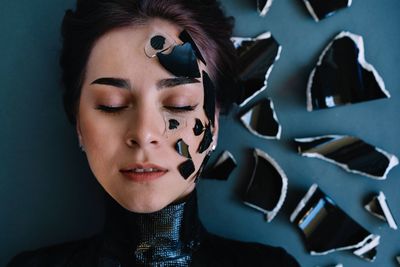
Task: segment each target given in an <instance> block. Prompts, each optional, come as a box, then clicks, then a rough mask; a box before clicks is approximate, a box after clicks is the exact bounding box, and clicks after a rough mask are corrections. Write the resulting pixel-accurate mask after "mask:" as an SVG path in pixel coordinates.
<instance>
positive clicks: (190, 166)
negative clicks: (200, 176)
mask: <svg viewBox="0 0 400 267" xmlns="http://www.w3.org/2000/svg"><path fill="white" fill-rule="evenodd" d="M178 170H179V173H180V174H181V175H182V177H183V178H184V179H185V180H186V179H187V178H189V177H190V175H192V174H193V173H194V171H195V167H194V163H193V161H192V160H191V159H188V160H186V161H185V162H183V163H181V164H180V165H179V166H178Z"/></svg>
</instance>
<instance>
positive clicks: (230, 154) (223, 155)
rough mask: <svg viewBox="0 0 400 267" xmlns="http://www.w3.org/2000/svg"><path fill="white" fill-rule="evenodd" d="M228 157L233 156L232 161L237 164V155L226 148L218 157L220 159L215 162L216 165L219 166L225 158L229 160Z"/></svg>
mask: <svg viewBox="0 0 400 267" xmlns="http://www.w3.org/2000/svg"><path fill="white" fill-rule="evenodd" d="M228 158H231V159H232V161H233V162H234V163H235V164H236V165H237V162H236V159H235V157H234V156H233V155H232V153H231V152H229V151H228V150H225V151H224V152H223V153H222V155H221V156H220V157H219V158H218V160H217V161H216V162H215V164H214V167H217V166H218V165H220V164H221V163H223V162H224V161H225V160H227V159H228Z"/></svg>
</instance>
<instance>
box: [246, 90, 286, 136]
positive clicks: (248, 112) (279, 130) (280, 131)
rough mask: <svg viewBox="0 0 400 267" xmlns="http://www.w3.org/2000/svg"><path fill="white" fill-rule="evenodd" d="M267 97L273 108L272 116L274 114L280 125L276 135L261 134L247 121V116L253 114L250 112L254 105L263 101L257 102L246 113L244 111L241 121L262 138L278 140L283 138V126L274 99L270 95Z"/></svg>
mask: <svg viewBox="0 0 400 267" xmlns="http://www.w3.org/2000/svg"><path fill="white" fill-rule="evenodd" d="M266 99H267V100H269V103H270V108H271V109H272V116H273V118H274V120H275V121H276V123H277V124H278V125H279V127H278V132H277V133H276V135H274V136H272V135H262V134H259V133H258V132H257V131H256V130H254V129H253V128H251V126H250V124H247V123H246V120H245V119H246V117H248V116H251V114H250V112H251V110H252V109H253V108H254V107H256V106H257V105H259V104H262V102H259V103H256V104H255V105H254V106H253V107H251V108H250V109H249V110H248V111H247V112H246V113H244V114H243V115H242V116H240V121H241V122H242V123H243V125H244V126H245V127H246V129H248V130H249V131H250V132H251V133H252V134H254V135H255V136H258V137H261V138H264V139H277V140H279V139H280V138H281V134H282V126H281V124H280V123H279V120H278V116H277V115H276V112H275V108H274V103H273V102H272V99H270V98H269V97H267V98H266Z"/></svg>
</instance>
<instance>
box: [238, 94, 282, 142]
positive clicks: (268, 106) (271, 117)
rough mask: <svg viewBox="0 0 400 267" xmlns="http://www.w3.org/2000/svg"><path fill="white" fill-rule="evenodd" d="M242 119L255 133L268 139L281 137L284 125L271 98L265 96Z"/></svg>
mask: <svg viewBox="0 0 400 267" xmlns="http://www.w3.org/2000/svg"><path fill="white" fill-rule="evenodd" d="M240 120H241V121H242V123H243V124H244V126H245V127H246V128H247V129H248V130H249V131H250V132H251V133H252V134H254V135H256V136H259V137H261V138H266V139H280V138H281V132H282V127H281V125H280V124H279V121H278V117H277V116H276V113H275V110H274V104H273V102H272V100H271V99H269V98H265V99H262V100H261V101H259V102H258V103H256V104H255V105H254V106H253V107H251V108H250V109H249V110H248V111H247V112H246V113H244V114H243V115H242V116H241V117H240Z"/></svg>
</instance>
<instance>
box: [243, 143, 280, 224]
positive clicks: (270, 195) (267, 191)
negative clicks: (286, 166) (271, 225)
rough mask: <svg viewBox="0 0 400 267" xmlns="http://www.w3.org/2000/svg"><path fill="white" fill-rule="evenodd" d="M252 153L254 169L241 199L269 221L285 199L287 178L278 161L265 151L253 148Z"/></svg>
mask: <svg viewBox="0 0 400 267" xmlns="http://www.w3.org/2000/svg"><path fill="white" fill-rule="evenodd" d="M253 155H254V160H255V164H254V169H253V173H252V175H251V179H250V183H249V185H248V187H247V190H246V193H245V196H244V199H243V201H244V204H246V205H249V206H250V207H252V208H255V209H257V210H260V211H262V212H263V213H265V215H266V219H267V221H268V222H270V221H272V219H273V218H274V217H275V216H276V214H277V213H278V212H279V210H280V209H281V207H282V205H283V202H284V201H285V198H286V192H287V183H288V182H287V180H288V179H287V176H286V174H285V172H284V171H283V170H282V168H281V167H280V166H279V165H278V163H277V162H276V161H275V160H274V159H273V158H271V157H270V156H269V155H268V154H267V153H265V152H264V151H262V150H260V149H254V152H253Z"/></svg>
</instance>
